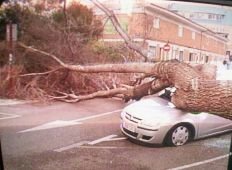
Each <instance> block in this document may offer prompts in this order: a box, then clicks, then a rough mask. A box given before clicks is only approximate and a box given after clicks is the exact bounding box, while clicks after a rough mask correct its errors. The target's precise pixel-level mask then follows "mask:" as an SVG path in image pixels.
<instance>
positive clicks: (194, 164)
mask: <svg viewBox="0 0 232 170" xmlns="http://www.w3.org/2000/svg"><path fill="white" fill-rule="evenodd" d="M230 155H231V153H230ZM227 157H229V154H226V155H222V156H218V157H215V158H212V159H208V160H204V161H200V162H195V163H192V164H188V165H183V166H180V167H176V168H171V169H168V170H182V169H187V168H191V167H195V166H199V165H203V164H207V163H210V162H213V161H217V160H220V159H224V158H227Z"/></svg>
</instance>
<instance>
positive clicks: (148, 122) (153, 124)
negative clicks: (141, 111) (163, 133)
mask: <svg viewBox="0 0 232 170" xmlns="http://www.w3.org/2000/svg"><path fill="white" fill-rule="evenodd" d="M140 124H141V125H144V126H149V127H156V128H158V127H160V125H161V122H158V121H154V120H142V121H141V122H140Z"/></svg>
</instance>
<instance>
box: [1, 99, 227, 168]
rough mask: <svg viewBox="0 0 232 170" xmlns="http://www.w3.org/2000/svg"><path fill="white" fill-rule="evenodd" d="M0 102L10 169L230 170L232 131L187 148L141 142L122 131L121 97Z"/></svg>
mask: <svg viewBox="0 0 232 170" xmlns="http://www.w3.org/2000/svg"><path fill="white" fill-rule="evenodd" d="M0 102H1V104H0V137H1V145H2V155H3V161H4V168H5V169H6V170H53V169H54V170H63V169H67V170H109V169H113V170H123V169H126V170H171V169H172V170H181V169H188V170H189V169H190V170H204V169H215V170H217V169H218V170H219V169H220V170H226V169H227V164H228V153H229V146H230V138H231V135H230V134H224V135H220V136H215V137H211V138H207V139H202V140H197V141H193V142H190V143H188V144H186V145H184V146H181V147H166V146H152V147H151V146H143V145H138V144H136V143H133V142H132V141H130V140H128V139H127V138H126V137H125V136H124V135H123V134H122V133H121V132H120V129H119V124H120V111H121V109H123V108H124V107H125V106H126V104H125V103H123V102H122V101H120V100H115V99H93V100H89V101H82V102H79V103H72V104H71V103H62V102H51V103H39V102H36V103H31V102H23V101H20V102H19V103H18V102H15V101H14V103H13V101H8V102H7V101H4V104H3V102H2V100H0Z"/></svg>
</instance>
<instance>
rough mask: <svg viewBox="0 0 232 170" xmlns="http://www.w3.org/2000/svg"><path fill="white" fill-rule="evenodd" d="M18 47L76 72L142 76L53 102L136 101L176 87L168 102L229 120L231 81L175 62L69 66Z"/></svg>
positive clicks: (231, 103) (231, 92) (231, 97)
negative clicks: (131, 83)
mask: <svg viewBox="0 0 232 170" xmlns="http://www.w3.org/2000/svg"><path fill="white" fill-rule="evenodd" d="M19 46H20V47H23V48H25V49H27V50H28V51H31V52H36V53H40V54H42V55H46V56H48V57H50V58H51V59H53V60H55V61H56V62H57V63H58V64H59V66H60V67H63V68H64V69H68V70H71V71H74V72H78V73H109V72H110V73H141V74H142V76H141V77H140V78H138V81H137V82H136V84H135V85H134V86H129V85H119V87H116V88H113V89H108V90H102V91H97V92H94V93H92V94H87V95H76V94H74V93H71V94H67V93H63V92H57V93H58V94H59V95H57V96H50V97H51V98H53V99H58V100H62V101H66V102H77V101H81V100H86V99H92V98H95V97H112V96H118V97H121V98H123V99H125V100H130V99H136V100H138V99H140V98H141V97H143V96H146V95H150V94H154V93H157V92H159V91H161V90H162V89H165V88H166V87H175V88H176V91H175V93H174V94H173V96H172V99H171V101H172V103H174V104H175V106H176V107H177V108H180V109H183V110H187V111H197V112H199V111H201V112H210V113H212V114H217V115H220V116H222V117H226V118H230V119H232V102H231V101H232V82H231V81H217V80H216V79H215V76H209V74H208V73H207V72H205V73H204V72H200V71H199V67H193V66H190V65H188V64H186V63H182V62H179V61H177V60H170V61H162V62H157V63H144V62H139V63H124V64H102V65H101V64H100V65H91V66H83V65H72V64H66V63H64V62H63V61H61V60H60V59H59V58H57V57H56V56H54V55H52V54H49V53H46V52H44V51H41V50H38V49H35V48H32V47H28V46H26V45H24V44H22V43H21V44H19ZM201 70H202V69H201ZM209 77H211V78H209ZM148 78H150V79H149V81H146V82H144V81H143V80H145V79H146V80H147V79H148Z"/></svg>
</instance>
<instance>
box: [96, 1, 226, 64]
mask: <svg viewBox="0 0 232 170" xmlns="http://www.w3.org/2000/svg"><path fill="white" fill-rule="evenodd" d="M118 1H119V2H122V1H120V0H118ZM119 2H115V1H113V2H108V3H105V6H106V7H108V8H110V9H113V10H114V12H115V14H116V15H117V17H118V19H119V22H120V23H121V25H122V27H123V29H124V30H125V31H127V33H128V34H129V36H130V37H132V38H133V40H134V41H135V42H137V43H139V44H140V45H143V48H145V49H147V50H148V57H149V58H150V60H154V61H161V60H170V59H178V60H180V61H185V62H193V63H209V62H211V63H214V62H218V61H219V62H222V60H224V59H225V53H226V44H227V38H225V37H223V36H221V35H218V34H217V33H216V32H214V31H212V30H210V29H208V28H206V27H204V26H202V25H200V24H198V23H196V22H193V21H192V20H190V19H187V18H185V17H183V16H181V15H179V14H177V13H174V12H172V11H169V10H167V9H165V8H163V7H160V6H158V5H155V4H151V3H144V2H143V1H140V0H138V2H137V3H133V4H132V5H131V6H129V7H128V6H127V8H121V6H120V5H119V4H120V3H119ZM94 11H95V13H96V15H97V16H98V17H101V18H102V20H103V21H104V22H105V30H104V34H103V38H102V39H103V41H106V42H122V41H123V40H122V39H121V37H120V36H119V35H118V34H117V32H116V31H115V30H114V27H113V25H112V24H111V22H110V21H109V20H107V18H106V17H105V16H104V13H103V12H101V11H100V10H99V9H97V8H94Z"/></svg>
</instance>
